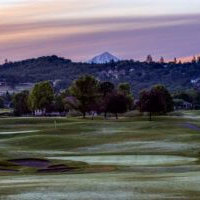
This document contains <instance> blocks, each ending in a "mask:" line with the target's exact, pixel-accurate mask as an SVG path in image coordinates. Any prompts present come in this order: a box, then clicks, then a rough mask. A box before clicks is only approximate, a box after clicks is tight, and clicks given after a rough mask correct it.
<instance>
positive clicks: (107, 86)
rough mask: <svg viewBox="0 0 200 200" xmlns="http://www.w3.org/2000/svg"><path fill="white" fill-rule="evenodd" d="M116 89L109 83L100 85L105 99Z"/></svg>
mask: <svg viewBox="0 0 200 200" xmlns="http://www.w3.org/2000/svg"><path fill="white" fill-rule="evenodd" d="M114 89H115V86H114V84H113V83H111V82H109V81H106V82H102V83H100V92H101V93H102V94H103V97H105V96H106V95H107V94H109V93H111V92H112V91H113V90H114Z"/></svg>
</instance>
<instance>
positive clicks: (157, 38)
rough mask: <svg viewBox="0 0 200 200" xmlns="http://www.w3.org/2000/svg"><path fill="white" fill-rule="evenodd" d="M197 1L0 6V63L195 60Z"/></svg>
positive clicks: (23, 0) (47, 1)
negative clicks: (101, 57) (104, 57)
mask: <svg viewBox="0 0 200 200" xmlns="http://www.w3.org/2000/svg"><path fill="white" fill-rule="evenodd" d="M199 8H200V1H199V0H34V1H30V0H0V63H2V62H4V60H5V59H8V60H10V61H15V60H22V59H27V58H33V57H39V56H47V55H58V56H61V57H65V58H70V59H72V60H73V61H87V60H88V59H90V58H92V57H94V56H95V55H98V54H100V53H103V52H105V51H108V52H110V53H112V54H114V55H116V56H118V57H119V58H121V59H135V60H144V59H145V58H146V56H147V55H148V54H151V55H152V56H153V58H154V59H155V60H156V59H159V58H160V57H161V56H163V57H164V58H165V59H166V60H170V59H173V58H174V57H177V58H179V57H188V56H193V55H198V54H200V10H199Z"/></svg>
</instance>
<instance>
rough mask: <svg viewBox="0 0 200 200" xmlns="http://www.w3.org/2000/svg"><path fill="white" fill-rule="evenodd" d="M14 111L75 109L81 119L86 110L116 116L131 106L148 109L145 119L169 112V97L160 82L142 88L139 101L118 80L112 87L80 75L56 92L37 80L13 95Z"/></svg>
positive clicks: (42, 111)
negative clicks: (31, 85)
mask: <svg viewBox="0 0 200 200" xmlns="http://www.w3.org/2000/svg"><path fill="white" fill-rule="evenodd" d="M13 107H14V114H15V115H17V116H21V115H27V114H33V115H34V114H35V112H36V111H40V112H41V114H42V115H46V114H47V113H51V112H59V113H66V112H68V111H69V110H76V111H79V112H80V113H81V114H82V116H83V118H85V117H86V114H87V113H90V114H91V115H92V117H94V115H95V114H104V117H105V119H106V118H107V116H108V113H112V114H113V115H114V116H115V117H116V119H118V114H120V113H125V112H127V111H130V110H133V109H139V110H140V112H148V113H149V119H150V120H151V116H152V115H153V114H166V113H168V112H171V111H173V99H172V97H171V95H170V93H169V92H168V90H167V89H166V88H165V87H164V86H162V85H155V86H153V87H152V88H151V89H146V90H142V91H141V92H140V95H139V100H138V101H136V100H135V99H134V96H133V94H132V93H131V86H130V84H128V83H120V84H119V85H117V86H115V85H114V84H113V83H111V82H108V81H106V82H100V81H99V80H97V79H96V78H95V77H93V76H90V75H84V76H81V77H79V78H78V79H76V80H75V81H73V83H72V84H71V85H70V87H69V88H67V89H66V90H64V91H63V92H60V93H56V92H55V90H54V88H53V85H52V84H51V83H50V82H48V81H44V82H39V83H37V84H35V86H34V87H33V89H32V90H31V91H30V92H29V91H23V92H21V93H18V94H15V95H14V97H13Z"/></svg>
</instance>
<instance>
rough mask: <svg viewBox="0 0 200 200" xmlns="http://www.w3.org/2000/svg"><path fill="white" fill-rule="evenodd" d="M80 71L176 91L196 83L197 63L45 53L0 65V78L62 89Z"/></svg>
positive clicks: (135, 87) (199, 72) (198, 77)
mask: <svg viewBox="0 0 200 200" xmlns="http://www.w3.org/2000/svg"><path fill="white" fill-rule="evenodd" d="M82 74H91V75H94V76H95V77H97V78H98V79H99V80H102V81H111V82H113V83H114V84H118V83H120V82H129V83H130V84H131V85H132V89H133V91H134V92H138V91H139V90H141V89H143V88H148V87H150V86H151V85H153V84H158V83H161V84H164V85H165V86H166V87H167V88H168V89H170V90H171V91H177V90H185V89H189V88H193V87H198V86H199V82H200V81H199V80H200V63H184V64H175V63H163V64H161V63H154V62H153V63H146V62H138V61H133V60H129V61H119V62H111V63H105V64H89V63H76V62H72V61H71V60H69V59H64V58H60V57H57V56H47V57H40V58H34V59H29V60H23V61H20V62H13V63H6V64H4V65H1V66H0V81H1V82H5V83H6V84H8V85H12V86H13V87H14V86H16V85H18V84H20V83H35V82H39V81H43V80H51V81H52V82H54V83H55V85H56V87H57V88H58V89H63V88H66V87H67V86H69V84H70V83H71V82H72V81H73V80H74V79H76V78H77V77H79V76H80V75H82Z"/></svg>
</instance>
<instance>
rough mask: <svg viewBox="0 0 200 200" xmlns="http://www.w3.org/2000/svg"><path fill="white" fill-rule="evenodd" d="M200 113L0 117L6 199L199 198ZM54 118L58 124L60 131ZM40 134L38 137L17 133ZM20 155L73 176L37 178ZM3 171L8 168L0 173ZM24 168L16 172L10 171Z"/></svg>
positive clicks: (1, 195)
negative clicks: (63, 168) (150, 118)
mask: <svg viewBox="0 0 200 200" xmlns="http://www.w3.org/2000/svg"><path fill="white" fill-rule="evenodd" d="M199 114H200V111H186V112H182V114H181V115H179V116H176V115H172V116H165V117H158V116H157V117H154V118H153V119H154V120H153V121H151V122H149V121H148V117H143V116H138V115H136V116H135V115H134V116H133V117H132V114H127V115H126V116H125V117H124V116H122V117H121V118H120V119H119V120H115V119H114V118H112V119H109V120H106V121H105V120H104V119H103V118H101V117H98V118H96V119H95V120H91V119H89V118H88V119H84V120H83V119H81V118H79V117H74V118H72V117H70V118H3V119H0V133H1V132H10V133H9V134H2V135H1V134H0V199H4V200H7V199H9V200H10V199H11V200H12V199H22V200H23V199H42V200H43V199H44V200H46V199H55V200H57V199H70V200H71V199H72V200H73V199H80V200H85V199H94V200H104V199H108V200H109V199H119V200H121V199H199V198H200V189H199V187H198V185H199V183H200V178H199V177H200V176H199V175H200V165H199V163H200V162H199V158H200V149H199V147H200V132H199V131H198V130H194V129H191V128H190V127H188V126H185V124H187V123H189V124H193V125H195V126H199V127H200V118H198V115H199ZM55 121H56V124H57V126H56V127H55ZM29 130H39V132H28V133H25V132H21V133H18V134H12V131H14V132H17V131H19V132H20V131H29ZM17 158H19V159H20V158H40V159H49V161H50V164H49V165H53V166H55V165H56V166H59V165H61V166H66V167H68V168H72V169H73V170H71V171H65V172H64V173H63V172H53V173H40V174H39V173H38V169H37V168H35V167H27V166H20V165H13V163H11V162H8V160H10V159H17ZM1 168H3V169H4V171H1ZM5 169H7V170H12V169H13V170H18V171H17V172H10V171H5Z"/></svg>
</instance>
